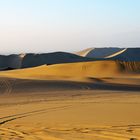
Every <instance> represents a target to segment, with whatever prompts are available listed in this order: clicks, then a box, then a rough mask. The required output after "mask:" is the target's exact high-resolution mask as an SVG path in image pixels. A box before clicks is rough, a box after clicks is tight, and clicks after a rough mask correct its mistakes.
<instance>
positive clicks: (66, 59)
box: [22, 52, 93, 68]
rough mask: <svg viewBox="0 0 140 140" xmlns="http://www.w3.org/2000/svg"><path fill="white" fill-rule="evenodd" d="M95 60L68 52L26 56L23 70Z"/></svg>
mask: <svg viewBox="0 0 140 140" xmlns="http://www.w3.org/2000/svg"><path fill="white" fill-rule="evenodd" d="M91 60H93V59H90V58H86V57H81V56H78V55H75V54H71V53H66V52H54V53H44V54H32V53H31V54H26V56H25V57H24V58H23V61H22V68H29V67H36V66H40V65H44V64H47V65H51V64H60V63H71V62H84V61H91Z"/></svg>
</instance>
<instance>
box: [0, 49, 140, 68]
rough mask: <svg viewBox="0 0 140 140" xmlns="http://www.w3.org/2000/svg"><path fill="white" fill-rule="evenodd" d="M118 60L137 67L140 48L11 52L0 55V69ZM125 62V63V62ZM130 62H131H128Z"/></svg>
mask: <svg viewBox="0 0 140 140" xmlns="http://www.w3.org/2000/svg"><path fill="white" fill-rule="evenodd" d="M97 60H98V61H103V60H104V61H106V60H110V61H117V62H118V61H119V64H121V66H123V65H125V67H124V68H126V66H127V69H137V71H139V65H138V63H135V62H140V48H88V49H85V50H83V51H80V52H77V53H75V54H72V53H66V52H54V53H43V54H34V53H29V54H28V53H27V54H19V55H18V54H13V55H7V56H6V55H0V70H1V71H2V70H12V69H20V68H32V67H37V66H41V65H54V64H63V63H75V62H91V61H97ZM126 62H127V63H126ZM130 62H131V63H130Z"/></svg>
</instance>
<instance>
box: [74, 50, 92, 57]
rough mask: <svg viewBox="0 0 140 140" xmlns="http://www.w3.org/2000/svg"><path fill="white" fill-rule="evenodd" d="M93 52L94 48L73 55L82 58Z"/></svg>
mask: <svg viewBox="0 0 140 140" xmlns="http://www.w3.org/2000/svg"><path fill="white" fill-rule="evenodd" d="M92 50H94V48H88V49H85V50H82V51H79V52H76V53H75V54H77V55H79V56H83V57H86V56H87V54H88V53H89V52H90V51H92Z"/></svg>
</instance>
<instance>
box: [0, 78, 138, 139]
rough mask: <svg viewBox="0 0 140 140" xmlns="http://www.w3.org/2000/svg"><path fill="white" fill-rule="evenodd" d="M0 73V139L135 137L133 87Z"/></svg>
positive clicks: (136, 130) (135, 112) (136, 108)
mask: <svg viewBox="0 0 140 140" xmlns="http://www.w3.org/2000/svg"><path fill="white" fill-rule="evenodd" d="M1 79H2V80H1V82H0V83H1V93H2V92H3V94H1V95H0V138H1V140H135V139H136V140H139V139H140V94H139V89H137V91H135V92H134V91H132V90H130V91H129V90H126V87H129V85H125V86H126V87H125V88H124V89H122V90H116V88H113V89H109V87H111V86H108V88H103V89H102V90H100V87H101V88H102V84H100V85H98V86H97V87H98V88H95V87H94V86H93V87H91V86H90V85H89V84H87V83H82V84H81V83H79V82H70V83H67V81H51V83H49V82H48V81H46V80H43V81H40V80H39V81H38V80H25V79H24V80H22V79H20V80H19V79H8V78H1ZM3 83H4V84H3ZM58 83H59V84H58ZM47 84H49V85H48V87H50V89H49V88H48V87H47ZM55 84H56V85H57V86H56V87H55V86H54V85H55ZM61 84H62V85H63V86H62V85H61ZM96 84H97V83H95V85H96ZM4 85H5V86H4ZM115 85H116V86H117V88H118V87H119V86H120V85H118V84H115ZM39 87H41V88H40V89H39ZM51 87H52V88H51ZM64 87H65V88H64ZM103 87H104V85H103ZM105 87H106V86H105ZM133 88H135V85H133V86H131V88H130V89H133ZM54 89H56V90H54ZM70 89H71V90H70ZM118 89H119V88H118Z"/></svg>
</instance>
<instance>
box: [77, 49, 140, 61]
mask: <svg viewBox="0 0 140 140" xmlns="http://www.w3.org/2000/svg"><path fill="white" fill-rule="evenodd" d="M83 52H84V55H83ZM76 54H77V55H80V56H85V57H88V58H102V59H106V58H109V59H111V60H120V61H140V48H93V49H91V48H90V49H86V50H83V51H80V52H77V53H76Z"/></svg>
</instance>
